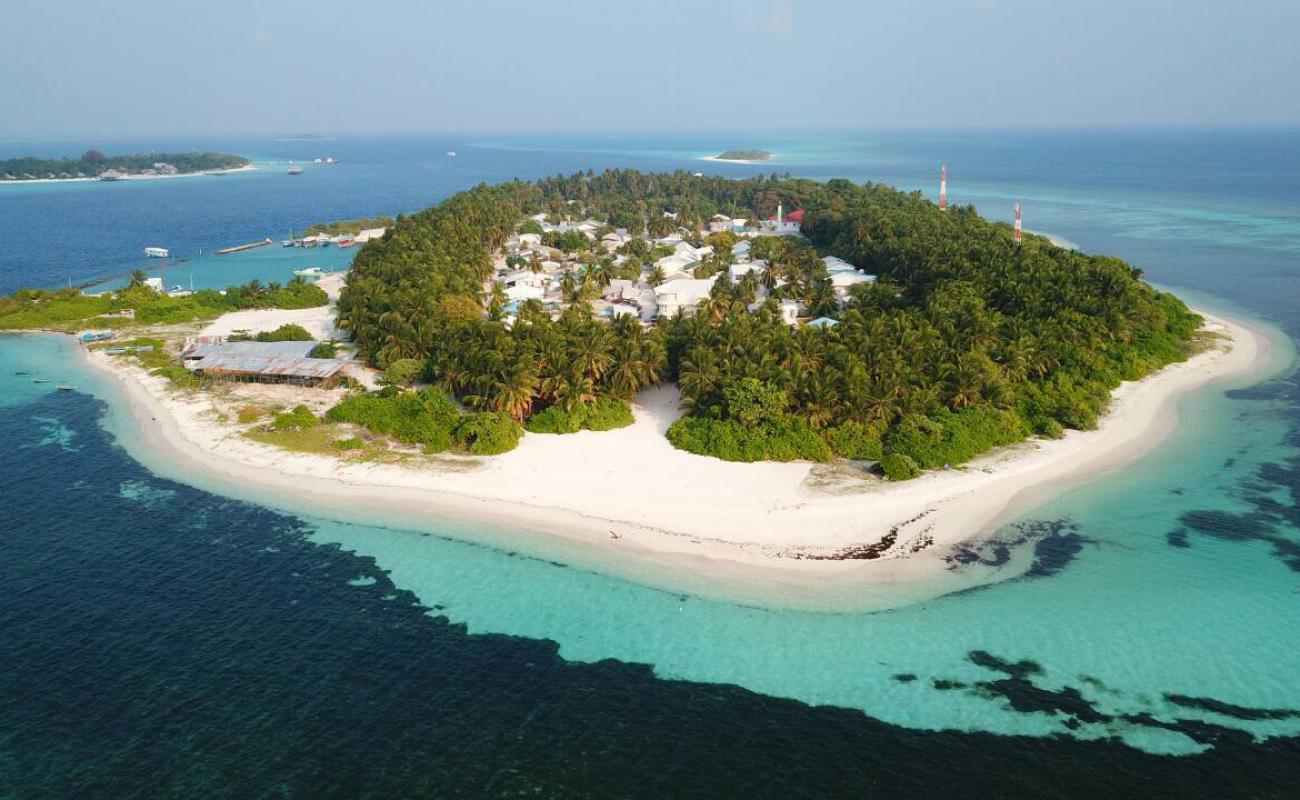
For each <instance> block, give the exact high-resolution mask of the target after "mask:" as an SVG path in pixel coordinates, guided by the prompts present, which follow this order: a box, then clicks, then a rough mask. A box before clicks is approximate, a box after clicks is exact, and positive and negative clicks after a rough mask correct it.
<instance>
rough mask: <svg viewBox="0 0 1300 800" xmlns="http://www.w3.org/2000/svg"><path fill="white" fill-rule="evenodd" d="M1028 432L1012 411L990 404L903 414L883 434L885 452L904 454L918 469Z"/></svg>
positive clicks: (958, 458)
mask: <svg viewBox="0 0 1300 800" xmlns="http://www.w3.org/2000/svg"><path fill="white" fill-rule="evenodd" d="M1029 432H1030V431H1029V429H1028V426H1027V425H1026V424H1025V422H1024V420H1022V419H1021V418H1020V416H1019V415H1018V414H1016V413H1015V412H1014V411H1005V410H1002V409H998V408H994V407H993V406H976V407H974V408H966V409H962V410H961V411H948V410H946V409H944V410H941V411H939V412H936V413H934V414H932V415H930V416H922V415H920V414H911V415H908V416H906V417H904V418H903V419H902V420H900V421H899V423H898V424H897V425H895V426H894V428H893V430H891V431H890V432H889V434H888V435H887V436H886V437H885V452H886V454H898V455H904V456H908V457H910V458H911V459H912V460H913V461H914V462H916V465H917V466H919V467H921V468H922V469H934V468H936V467H942V466H944V465H945V464H960V463H962V462H964V461H969V460H970V459H972V458H974V457H975V456H977V455H979V454H980V453H984V452H986V451H988V450H991V449H993V448H994V447H1001V446H1003V445H1008V444H1011V443H1012V442H1018V441H1020V440H1021V439H1023V438H1025V437H1026V436H1027V435H1029Z"/></svg>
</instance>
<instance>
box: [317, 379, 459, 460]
mask: <svg viewBox="0 0 1300 800" xmlns="http://www.w3.org/2000/svg"><path fill="white" fill-rule="evenodd" d="M325 418H326V419H328V420H330V421H331V422H351V423H353V424H355V425H360V426H361V427H363V428H366V429H367V430H372V431H374V432H375V433H382V434H385V435H387V436H392V437H393V438H394V439H397V440H398V441H399V442H405V443H406V444H422V445H424V446H425V448H426V449H429V450H433V451H440V450H446V449H448V448H449V447H451V444H452V435H451V434H452V430H453V429H454V428H455V427H456V424H457V423H458V422H459V421H460V411H459V409H457V408H456V404H455V403H453V402H452V400H451V398H450V397H448V396H447V395H446V393H445V392H442V391H441V390H438V389H425V390H423V391H419V392H381V393H377V394H354V395H351V396H349V397H345V398H344V399H343V401H342V402H341V403H339V404H338V405H336V406H334V407H333V408H331V409H330V410H329V411H328V412H326V414H325Z"/></svg>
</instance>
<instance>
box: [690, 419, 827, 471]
mask: <svg viewBox="0 0 1300 800" xmlns="http://www.w3.org/2000/svg"><path fill="white" fill-rule="evenodd" d="M668 441H669V442H672V445H673V446H674V447H676V448H677V449H679V450H685V451H687V452H690V453H697V454H699V455H704V456H714V457H715V458H720V459H722V460H723V461H799V460H806V461H830V459H831V456H832V454H831V448H830V446H829V445H827V444H826V441H825V440H824V439H822V437H821V436H819V435H818V434H817V432H816V431H814V430H813V429H812V426H810V425H809V424H808V423H807V422H805V421H803V420H801V419H798V418H795V417H784V418H782V419H779V420H773V421H769V422H764V423H760V424H758V425H755V426H753V427H750V428H746V427H745V426H744V425H741V424H740V423H739V422H736V421H735V420H729V419H710V418H707V417H682V418H681V419H679V420H677V421H676V422H674V423H673V424H672V425H671V426H670V427H669V428H668Z"/></svg>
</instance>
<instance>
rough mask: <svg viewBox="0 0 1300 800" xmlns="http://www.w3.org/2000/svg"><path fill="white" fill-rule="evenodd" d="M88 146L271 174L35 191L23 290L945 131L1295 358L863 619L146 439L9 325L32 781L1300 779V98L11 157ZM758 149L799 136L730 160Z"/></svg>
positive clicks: (10, 603)
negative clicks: (1175, 111) (665, 130)
mask: <svg viewBox="0 0 1300 800" xmlns="http://www.w3.org/2000/svg"><path fill="white" fill-rule="evenodd" d="M92 146H94V147H98V148H99V149H101V150H105V151H106V152H109V151H111V152H136V151H139V150H145V149H152V150H171V149H184V150H190V149H215V150H222V151H227V152H233V153H239V154H243V155H246V156H248V157H250V158H251V159H253V160H254V161H255V162H256V163H257V164H258V167H259V169H257V170H255V171H252V172H249V173H245V174H237V175H228V176H222V177H208V176H203V177H192V178H180V179H174V180H157V181H138V182H126V183H119V184H99V183H67V184H36V185H10V186H3V185H0V292H9V291H12V290H13V289H15V288H18V287H21V286H29V285H35V286H58V285H66V284H68V283H69V282H71V283H74V284H81V283H86V282H91V281H96V280H106V281H109V282H112V281H114V280H120V278H121V276H122V275H123V274H125V273H127V272H129V271H130V270H131V269H134V268H147V269H150V270H152V271H154V273H155V274H157V272H158V270H159V269H160V267H161V265H160V264H159V263H158V262H149V261H148V260H146V259H144V258H143V254H142V249H143V248H144V247H146V246H162V247H168V248H170V249H171V251H172V253H173V255H174V256H175V258H173V259H171V260H169V262H168V264H169V265H168V266H167V274H166V276H165V278H166V280H167V282H168V283H169V284H170V283H182V284H184V283H187V282H193V284H194V285H196V286H216V287H221V286H225V285H228V284H231V283H237V282H243V281H246V280H249V279H251V278H254V277H256V278H259V279H261V280H263V281H267V280H285V279H287V278H288V277H289V276H290V274H291V273H292V270H294V269H296V268H299V267H301V266H307V265H319V266H323V267H331V268H336V267H342V266H346V263H347V261H348V259H349V258H350V257H351V254H352V251H338V250H334V249H327V250H321V251H298V250H286V249H283V248H279V247H278V246H277V247H270V248H263V249H259V250H254V251H250V252H248V253H244V254H239V255H232V256H213V255H211V253H212V251H213V250H215V249H217V248H221V247H225V246H229V245H232V244H238V243H241V242H247V241H253V240H257V239H261V238H263V237H271V238H273V239H277V240H278V239H281V238H285V237H286V236H287V235H288V233H289V231H290V230H293V229H301V228H302V227H304V226H306V225H307V224H310V223H312V222H315V221H320V220H329V219H335V218H344V217H355V216H360V215H374V214H393V213H400V212H409V211H414V210H417V209H419V208H422V207H424V206H426V205H428V204H431V203H435V202H437V201H439V200H441V199H443V198H445V197H447V196H449V195H450V194H452V193H454V192H455V191H458V190H460V189H464V188H467V187H469V186H472V185H474V184H477V183H480V182H493V181H498V180H505V179H510V178H515V177H519V178H535V177H540V176H545V175H554V174H557V173H569V172H573V171H577V170H586V169H594V170H597V171H599V170H602V169H605V168H609V167H634V168H637V169H642V170H655V171H658V170H675V169H686V170H691V171H695V170H703V171H710V172H716V173H720V174H726V175H737V176H739V175H748V174H754V173H756V172H763V173H769V172H789V173H792V174H796V175H803V176H809V177H815V178H831V177H847V178H851V179H854V180H858V181H865V180H873V181H880V182H885V183H890V184H894V185H898V186H902V187H904V188H909V189H920V190H922V191H925V192H927V193H928V194H930V195H931V196H933V195H934V193H935V191H936V189H937V186H936V184H937V180H936V178H937V172H938V165H939V163H940V161H944V162H946V163H947V164H948V166H949V173H950V183H949V192H950V198H951V200H952V201H953V202H958V203H968V202H969V203H974V204H975V205H976V207H977V208H978V209H979V210H980V211H981V212H982V213H984V214H985V215H987V216H990V217H993V218H997V219H1009V218H1010V216H1011V209H1012V204H1013V203H1014V202H1015V201H1016V200H1021V201H1022V202H1023V203H1024V207H1025V225H1026V227H1028V228H1030V229H1032V230H1035V231H1040V232H1047V233H1051V234H1053V235H1056V236H1059V237H1062V238H1064V239H1067V240H1070V241H1072V242H1074V243H1076V244H1078V246H1080V247H1082V248H1083V249H1085V250H1088V251H1091V252H1104V253H1109V254H1114V255H1118V256H1121V257H1123V258H1125V259H1127V260H1129V261H1131V262H1133V263H1134V264H1136V265H1138V266H1140V267H1141V268H1142V269H1144V270H1145V272H1146V275H1147V277H1148V278H1149V279H1150V280H1152V281H1153V282H1156V283H1158V284H1160V285H1161V286H1163V287H1167V288H1171V289H1173V290H1175V291H1177V292H1179V293H1180V294H1181V295H1183V296H1185V297H1186V298H1188V299H1189V301H1192V302H1194V303H1195V304H1198V305H1201V306H1202V307H1206V308H1210V309H1214V310H1218V311H1223V312H1226V313H1232V314H1237V315H1240V316H1244V317H1247V318H1250V319H1253V320H1255V321H1258V322H1261V323H1264V324H1267V325H1268V326H1269V327H1270V330H1271V331H1272V336H1273V337H1274V338H1275V340H1276V342H1277V343H1278V345H1279V348H1280V349H1279V353H1280V355H1279V360H1278V364H1277V365H1276V368H1275V369H1274V370H1273V374H1272V375H1271V376H1269V377H1268V378H1267V379H1265V380H1263V382H1258V381H1256V385H1238V386H1231V387H1217V388H1211V389H1208V390H1205V391H1203V392H1201V393H1198V394H1196V395H1194V396H1192V397H1189V398H1187V399H1186V400H1185V401H1183V402H1182V403H1181V404H1180V406H1179V412H1178V413H1179V416H1180V419H1181V421H1182V424H1181V425H1180V427H1179V429H1178V431H1177V433H1175V434H1174V436H1172V437H1171V438H1170V439H1169V440H1168V441H1167V442H1165V443H1164V444H1162V445H1161V446H1160V447H1159V448H1158V449H1157V450H1156V451H1155V452H1154V453H1152V454H1151V455H1149V456H1147V457H1144V458H1142V459H1139V460H1138V461H1137V462H1135V463H1134V464H1133V465H1132V466H1130V467H1127V468H1125V469H1123V470H1121V471H1119V472H1117V473H1113V474H1109V475H1106V476H1103V477H1100V478H1098V479H1096V480H1094V481H1092V482H1091V483H1089V484H1088V485H1085V486H1082V487H1079V488H1076V489H1072V490H1070V491H1068V492H1063V493H1062V494H1061V495H1060V496H1058V497H1055V498H1053V499H1052V500H1050V501H1047V502H1044V503H1042V504H1041V505H1040V506H1039V507H1037V508H1034V509H1032V510H1031V511H1029V512H1027V513H1026V514H1025V515H1024V516H1023V517H1022V518H1021V519H1019V520H1017V521H1016V522H1015V523H1013V524H1011V525H1008V526H1006V528H1004V529H1003V530H1001V531H998V532H997V533H996V534H995V535H994V536H993V537H992V538H991V539H990V540H989V541H988V542H984V543H980V544H977V545H974V546H972V547H971V548H968V549H966V550H964V551H962V552H955V553H954V554H953V569H954V570H955V571H960V570H985V571H987V572H988V573H989V574H991V575H993V576H994V580H993V581H992V582H990V583H989V585H987V586H984V587H983V588H979V589H977V590H970V591H965V592H961V593H956V594H950V595H947V596H943V597H939V598H935V599H931V600H927V601H924V602H920V603H915V604H912V605H909V606H906V607H903V608H898V609H895V610H892V611H887V612H879V613H874V614H861V613H841V614H834V613H809V612H799V611H792V610H785V609H780V608H757V607H742V606H737V605H731V604H728V603H725V602H721V601H717V600H707V599H703V598H699V597H692V596H688V595H679V594H674V593H670V592H665V591H662V590H659V589H656V588H654V587H652V586H644V585H640V584H638V583H635V582H631V581H628V580H624V579H620V578H616V577H612V576H610V575H606V574H603V573H602V572H601V571H600V570H598V569H597V570H592V569H588V568H577V567H575V566H572V565H566V563H564V561H563V560H562V559H560V560H554V559H547V558H539V557H534V556H531V555H529V554H526V553H524V552H516V551H506V550H502V549H498V548H494V547H492V546H488V545H485V544H482V543H481V541H480V540H478V539H476V537H474V536H472V535H469V534H467V533H466V532H464V531H463V530H461V529H460V528H458V527H457V525H455V524H452V523H450V522H449V523H448V524H447V526H445V528H444V527H440V528H438V529H434V530H412V529H409V528H404V527H402V526H401V525H399V524H396V523H393V524H387V523H386V522H385V521H383V520H371V521H368V522H365V523H362V522H358V521H355V520H353V521H348V522H345V521H339V520H331V519H325V518H320V517H316V516H312V515H311V514H310V513H309V512H308V511H305V510H302V509H294V508H291V507H289V506H287V505H286V506H274V507H273V505H272V504H267V503H264V502H261V501H260V500H257V499H256V498H251V497H241V496H239V495H238V493H237V492H231V491H226V490H225V489H223V487H220V486H216V485H211V484H208V483H206V482H205V481H204V480H203V479H202V478H201V477H200V476H190V475H185V474H178V473H175V472H173V471H169V470H168V469H166V468H165V467H164V466H162V465H155V464H152V463H151V462H149V459H148V458H147V457H146V456H145V455H144V454H142V453H141V451H140V450H138V449H137V447H136V445H137V442H136V437H135V435H134V433H133V431H132V430H131V429H130V423H129V421H128V418H127V417H126V416H125V415H124V414H123V413H121V408H120V398H118V397H117V396H116V394H115V393H114V391H113V390H112V387H107V386H102V385H100V384H99V383H97V382H96V381H95V380H93V379H91V377H90V376H87V375H83V374H79V371H78V367H77V364H76V361H75V360H74V359H73V358H71V355H70V354H71V352H72V349H71V348H72V347H73V345H72V344H71V342H70V341H68V340H66V339H63V338H59V337H54V336H4V337H0V441H4V442H5V446H4V447H3V448H0V509H3V510H4V511H3V517H2V519H3V523H2V524H0V798H3V799H4V800H9V798H64V797H88V798H90V797H93V798H99V797H103V798H133V797H141V798H145V797H149V798H152V797H184V798H194V797H230V798H250V797H305V798H327V797H340V798H355V797H375V798H378V797H499V796H500V797H516V796H528V797H780V798H786V797H840V796H862V797H1016V798H1019V797H1142V798H1147V797H1179V798H1182V797H1215V798H1227V797H1276V798H1292V797H1297V796H1300V663H1298V662H1297V653H1300V390H1298V389H1297V384H1296V379H1295V375H1294V372H1293V368H1294V364H1293V363H1292V355H1293V352H1292V349H1291V348H1292V347H1293V344H1294V342H1296V341H1300V310H1298V309H1297V303H1298V301H1300V189H1298V188H1297V187H1300V131H1294V130H1274V131H1234V130H1198V131H1178V130H1142V131H1057V132H1025V131H1016V132H1004V131H964V132H914V131H898V132H863V133H851V132H831V133H826V134H799V135H795V134H781V135H772V136H757V135H754V134H746V135H735V136H727V135H721V134H710V135H707V136H703V135H672V136H655V137H651V136H645V135H630V134H623V135H604V136H596V135H586V136H578V135H564V136H561V135H545V136H543V135H537V136H509V137H506V136H490V135H483V136H477V137H456V138H448V137H435V136H430V137H422V138H421V137H405V138H388V139H351V138H347V137H339V138H333V139H319V140H312V141H281V140H273V139H269V138H257V139H249V138H237V137H231V138H220V137H214V138H213V139H211V140H206V141H199V140H188V139H187V140H183V141H167V140H157V141H128V142H103V141H82V142H0V157H7V156H11V155H27V154H31V153H34V154H38V155H49V156H58V155H64V154H76V153H80V152H81V151H83V150H85V149H87V148H88V147H92ZM747 147H758V148H763V149H768V150H771V151H773V152H774V154H775V157H774V159H773V161H772V162H771V163H769V164H765V165H762V166H761V167H760V166H745V165H726V164H716V163H710V162H704V161H700V160H699V158H700V157H701V156H705V155H710V154H715V153H717V152H720V151H721V150H724V149H731V148H747ZM447 151H455V152H456V156H455V157H450V156H448V155H447ZM326 156H330V157H334V158H337V159H339V163H338V164H334V165H316V164H311V163H309V164H307V165H306V167H305V170H304V173H303V174H302V175H301V176H293V177H291V176H289V175H288V174H287V173H286V168H287V163H288V161H290V160H293V161H296V162H303V161H311V160H312V159H314V158H317V157H322V158H323V157H326ZM29 372H30V373H40V374H42V375H47V376H49V377H51V378H52V379H53V381H52V383H50V384H33V383H31V381H30V377H29V376H27V375H18V374H15V373H29ZM60 381H63V382H68V383H73V384H76V385H78V386H79V387H80V389H81V390H80V391H77V392H63V393H60V392H55V391H53V390H52V387H53V386H54V385H56V384H57V383H58V382H60ZM137 457H139V458H141V459H142V460H137ZM146 463H149V466H146ZM255 500H257V501H256V502H255Z"/></svg>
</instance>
